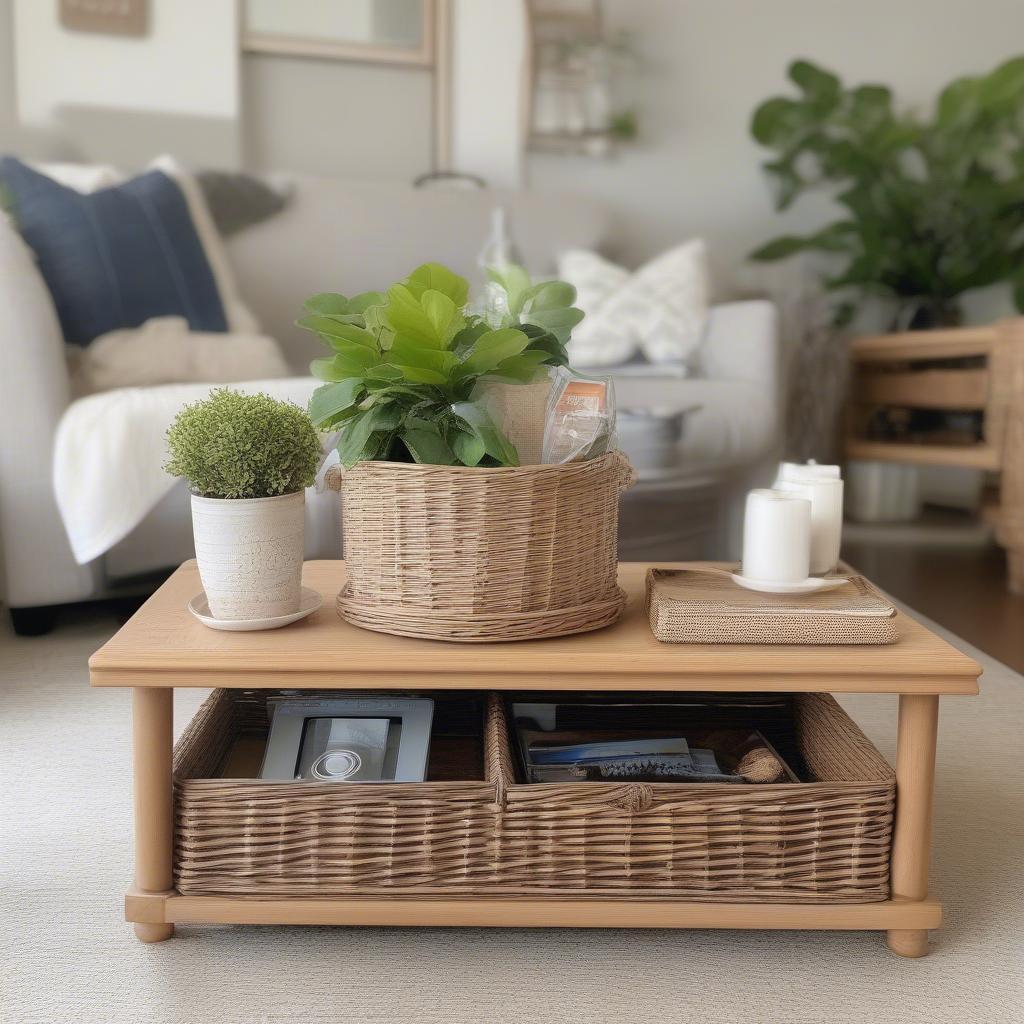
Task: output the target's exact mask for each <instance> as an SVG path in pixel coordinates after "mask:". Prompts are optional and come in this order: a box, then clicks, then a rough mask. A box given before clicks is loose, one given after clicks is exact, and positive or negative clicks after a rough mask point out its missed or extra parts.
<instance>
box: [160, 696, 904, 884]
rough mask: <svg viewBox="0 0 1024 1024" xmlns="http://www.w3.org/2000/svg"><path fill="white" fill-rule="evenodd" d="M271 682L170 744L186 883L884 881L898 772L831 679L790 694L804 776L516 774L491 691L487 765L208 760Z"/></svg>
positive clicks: (217, 709)
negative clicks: (526, 778) (354, 769)
mask: <svg viewBox="0 0 1024 1024" xmlns="http://www.w3.org/2000/svg"><path fill="white" fill-rule="evenodd" d="M265 700H266V696H265V694H251V693H246V692H244V691H217V692H216V693H215V694H214V695H213V696H211V697H210V698H209V700H208V701H207V702H206V703H205V704H204V705H203V707H202V709H201V710H200V711H199V713H198V714H197V715H196V717H195V719H193V722H192V724H191V725H190V726H189V728H188V730H187V732H186V734H185V735H184V736H183V737H182V739H181V741H180V742H179V744H178V746H177V747H176V750H175V828H176V843H175V880H176V886H177V888H178V890H179V891H180V892H182V893H185V894H195V895H198V894H218V893H219V894H235V895H249V896H266V897H271V896H310V895H317V896H345V895H354V894H362V895H374V894H376V895H380V894H389V893H390V894H391V895H396V896H397V895H410V894H412V895H420V896H445V895H472V894H486V895H489V896H502V895H504V896H508V897H509V898H514V897H516V896H522V895H529V894H538V893H546V894H550V895H558V894H562V895H571V896H585V895H587V894H593V895H595V896H600V897H601V898H610V897H611V898H615V897H622V898H628V897H637V896H642V895H644V894H648V895H652V896H657V897H658V898H666V897H668V898H671V897H673V896H678V897H679V898H681V899H688V900H707V901H714V900H724V901H730V900H753V901H761V902H771V901H781V902H815V901H823V902H837V901H840V902H846V901H848V902H871V901H878V900H884V899H886V898H888V893H889V885H888V879H889V849H890V841H891V831H892V815H893V805H894V791H895V783H894V778H893V773H892V770H891V769H890V768H889V766H888V764H886V762H885V761H884V759H883V758H882V757H881V755H880V754H878V752H877V751H876V750H875V749H874V747H872V746H871V744H870V742H869V741H868V740H867V739H866V738H865V737H864V735H863V734H862V733H861V732H860V730H859V729H858V728H857V727H856V725H854V723H853V722H852V721H851V720H850V718H849V717H848V716H847V715H846V714H845V713H844V712H843V711H842V709H841V708H840V707H839V705H838V704H837V703H836V702H835V701H834V700H833V699H832V698H831V697H829V696H824V695H819V694H807V695H798V696H796V697H795V698H794V706H793V727H794V733H795V735H794V740H795V743H796V747H797V749H798V750H799V752H800V755H801V756H802V758H803V761H804V764H805V766H806V768H807V770H808V772H809V773H810V776H811V778H812V779H813V781H811V782H808V783H805V784H800V785H794V784H790V783H785V784H772V785H764V786H754V785H751V786H735V785H704V784H676V783H657V784H644V783H622V784H620V783H596V782H595V783H578V784H572V785H522V784H517V783H516V782H515V772H514V766H513V761H512V756H511V752H510V746H509V738H508V731H507V725H506V719H505V711H504V703H503V700H502V699H501V698H500V697H498V696H497V695H492V696H491V697H490V699H489V703H488V711H487V719H486V722H485V727H484V728H485V732H484V756H485V764H486V780H487V781H485V782H444V783H441V782H427V783H419V784H401V785H399V784H395V785H389V784H385V785H368V786H343V785H326V784H305V783H280V782H261V781H259V780H245V779H216V778H202V777H201V776H203V775H211V774H213V773H215V772H216V770H217V766H218V765H219V764H220V762H221V760H222V758H223V755H224V752H225V751H226V749H227V748H228V746H229V745H230V743H231V742H232V741H233V739H234V737H235V736H237V735H238V734H239V733H240V732H243V731H245V730H247V729H252V728H260V727H261V722H262V727H263V728H265V703H264V702H265ZM261 716H263V717H262V719H261Z"/></svg>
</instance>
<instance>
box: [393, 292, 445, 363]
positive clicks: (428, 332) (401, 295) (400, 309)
mask: <svg viewBox="0 0 1024 1024" xmlns="http://www.w3.org/2000/svg"><path fill="white" fill-rule="evenodd" d="M421 294H422V293H421ZM385 312H386V315H387V320H388V323H389V324H390V325H391V328H392V330H394V332H395V334H396V335H403V336H405V337H406V338H407V339H408V340H409V341H412V342H415V343H416V344H417V345H422V346H423V347H424V348H433V349H438V350H441V349H444V348H446V347H447V344H448V342H449V341H450V340H451V338H450V337H449V336H448V335H447V333H446V332H444V331H439V330H438V329H437V327H436V326H435V324H434V321H433V320H432V319H431V318H430V317H429V316H428V315H427V312H426V310H425V309H424V308H423V306H422V305H421V304H420V302H419V300H418V299H417V298H416V297H415V296H414V295H413V294H412V292H410V291H409V289H408V288H406V287H405V285H402V284H396V285H392V286H391V288H389V289H388V304H387V306H386V307H385Z"/></svg>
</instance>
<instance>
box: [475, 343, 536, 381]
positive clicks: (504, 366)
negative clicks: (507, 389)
mask: <svg viewBox="0 0 1024 1024" xmlns="http://www.w3.org/2000/svg"><path fill="white" fill-rule="evenodd" d="M550 358H551V357H550V356H549V355H548V353H547V352H541V351H532V352H522V353H520V354H519V355H517V356H512V357H511V358H509V359H505V360H503V361H502V362H500V363H499V364H498V365H497V366H496V367H495V368H494V369H493V370H491V372H490V373H488V374H486V376H487V377H488V378H498V379H501V380H509V381H515V382H518V383H520V384H529V383H530V381H532V380H534V378H536V376H537V373H538V370H539V368H540V366H541V365H542V364H544V363H547V362H548V360H549V359H550Z"/></svg>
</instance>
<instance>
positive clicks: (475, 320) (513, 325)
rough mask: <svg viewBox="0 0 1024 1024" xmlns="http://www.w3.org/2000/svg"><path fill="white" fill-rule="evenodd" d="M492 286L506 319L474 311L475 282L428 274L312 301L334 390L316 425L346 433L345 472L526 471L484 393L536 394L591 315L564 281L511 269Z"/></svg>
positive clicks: (430, 270)
mask: <svg viewBox="0 0 1024 1024" xmlns="http://www.w3.org/2000/svg"><path fill="white" fill-rule="evenodd" d="M492 279H493V281H494V283H495V285H496V286H497V288H498V290H499V291H500V294H501V296H502V297H503V301H502V302H501V303H500V304H499V305H500V307H501V308H500V309H495V308H494V306H493V304H492V308H491V309H488V310H485V311H484V312H473V311H471V310H470V309H469V308H468V307H467V301H468V296H469V285H468V282H467V281H466V280H465V278H463V277H460V276H459V275H458V274H455V273H453V272H452V271H451V270H449V269H448V268H447V267H444V266H441V265H440V264H437V263H427V264H424V265H423V266H421V267H418V268H417V269H416V270H414V271H413V272H412V273H411V274H410V275H409V276H408V277H407V278H405V280H403V281H401V282H399V283H397V284H394V285H392V286H391V287H390V288H389V289H388V290H387V291H386V292H383V293H382V292H365V293H363V294H361V295H356V296H353V297H352V298H348V297H346V296H344V295H339V294H333V293H324V294H320V295H315V296H313V297H312V298H311V299H309V300H308V301H307V302H306V315H305V316H304V317H303V318H302V319H301V320H299V321H298V323H299V325H300V326H302V327H305V328H307V329H308V330H311V331H313V332H314V333H316V334H318V335H319V336H320V338H321V339H322V340H323V341H324V343H325V344H326V345H327V346H328V347H329V348H330V349H331V352H332V354H331V355H329V356H326V357H324V358H322V359H317V360H314V362H313V364H312V367H311V369H312V372H313V375H314V376H316V377H318V378H319V379H320V380H323V381H325V382H326V383H325V384H324V385H323V386H322V387H320V388H318V389H317V390H316V392H315V393H314V394H313V398H312V400H311V401H310V404H309V414H310V416H311V418H312V420H313V422H314V424H316V426H318V427H319V428H320V429H322V430H338V431H339V440H338V452H339V455H340V457H341V462H342V464H343V465H344V466H345V467H347V468H351V467H352V466H354V465H355V464H356V463H358V462H364V461H375V460H379V461H386V462H410V461H412V462H417V463H428V464H433V465H442V466H459V465H461V466H516V465H519V455H518V453H517V451H516V448H515V446H514V445H513V444H511V443H510V441H509V440H508V438H507V437H506V436H505V433H504V431H503V430H502V429H501V427H500V426H499V424H497V423H495V422H494V420H493V418H492V417H491V414H490V413H489V412H488V409H487V404H486V403H485V402H483V401H481V400H480V398H479V393H478V391H477V388H478V385H479V384H480V383H481V382H482V381H495V382H502V383H512V384H526V383H529V382H531V381H533V380H535V379H536V378H537V376H538V374H540V373H542V372H543V367H546V366H549V365H565V363H566V354H565V353H566V343H567V341H568V338H569V332H570V331H571V329H572V326H573V325H574V324H576V323H578V322H579V320H580V319H581V318H582V316H583V314H582V312H581V311H580V310H578V309H575V308H574V307H573V306H572V302H573V301H574V300H575V297H576V293H575V290H574V289H573V288H572V287H571V286H570V285H567V284H564V283H563V282H557V281H556V282H544V283H541V284H537V285H534V284H533V283H532V282H531V281H530V279H529V277H528V276H527V275H526V273H525V271H523V270H522V268H519V267H510V268H507V269H506V270H505V271H503V272H494V273H493V274H492Z"/></svg>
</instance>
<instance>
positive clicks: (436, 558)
mask: <svg viewBox="0 0 1024 1024" xmlns="http://www.w3.org/2000/svg"><path fill="white" fill-rule="evenodd" d="M632 481H633V472H632V468H631V467H630V465H629V462H628V460H627V459H626V458H625V456H623V455H622V454H621V453H619V452H612V453H611V454H609V455H605V456H602V457H601V458H599V459H593V460H591V461H589V462H580V463H572V464H569V465H564V466H521V467H517V468H507V469H505V468H503V469H472V468H467V467H451V466H420V465H406V464H401V463H390V462H363V463H360V464H358V465H357V466H356V467H355V468H353V469H351V470H347V471H345V472H344V473H342V472H340V471H339V472H332V473H331V474H329V477H328V482H329V483H330V485H331V486H333V487H339V488H340V489H341V519H342V535H343V537H344V543H345V566H346V573H347V580H346V584H345V586H344V588H343V590H342V591H341V593H340V594H339V595H338V600H337V607H338V612H339V614H340V615H342V617H343V618H345V619H347V620H348V621H349V622H352V623H354V624H355V625H358V626H362V627H364V628H366V629H375V630H379V631H381V632H385V633H397V634H400V635H403V636H415V637H424V638H428V639H436V640H460V641H465V642H474V641H477V642H483V641H495V640H527V639H537V638H540V637H548V636H562V635H565V634H568V633H582V632H586V631H587V630H591V629H600V628H601V627H603V626H607V625H610V624H611V623H613V622H614V621H615V620H616V619H617V618H618V617H619V615H620V614H621V613H622V609H623V607H624V605H625V595H624V594H623V592H622V591H621V590H620V589H619V587H618V585H617V583H616V576H617V568H618V567H617V563H616V550H617V533H618V520H619V495H620V493H621V492H622V491H623V490H624V489H625V488H627V487H629V486H630V484H631V483H632Z"/></svg>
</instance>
